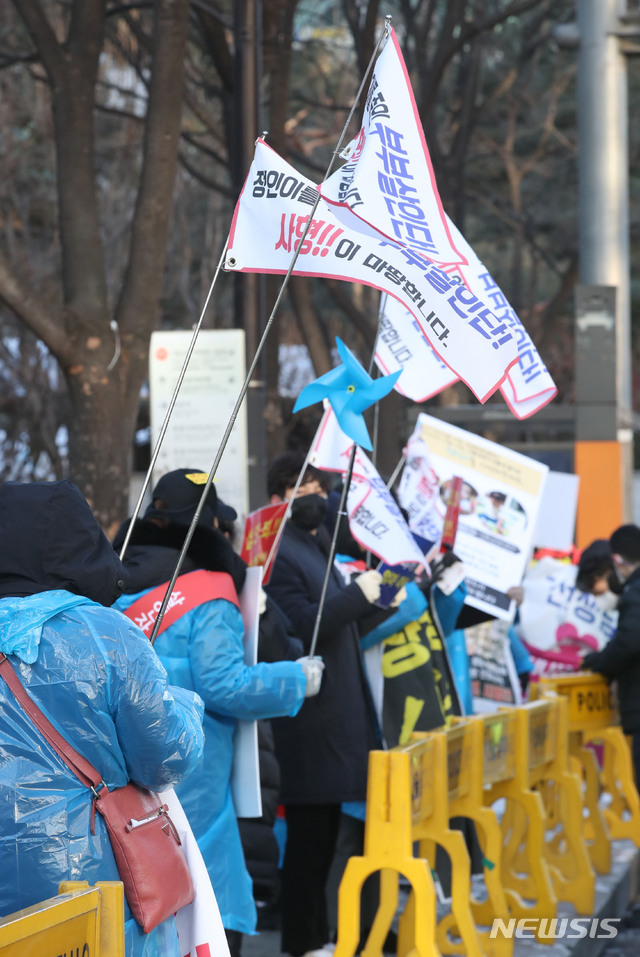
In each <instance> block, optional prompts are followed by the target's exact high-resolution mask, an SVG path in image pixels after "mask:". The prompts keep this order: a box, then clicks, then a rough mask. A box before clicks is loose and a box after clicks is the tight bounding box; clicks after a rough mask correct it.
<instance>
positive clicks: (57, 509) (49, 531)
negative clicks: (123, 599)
mask: <svg viewBox="0 0 640 957" xmlns="http://www.w3.org/2000/svg"><path fill="white" fill-rule="evenodd" d="M0 540H1V541H2V549H1V550H0V598H4V597H6V596H12V597H25V596H27V595H35V594H38V593H40V592H50V591H58V590H64V591H67V592H72V593H73V594H74V595H80V596H83V597H85V598H88V599H90V600H91V601H95V602H98V603H99V604H101V605H112V604H113V602H114V601H115V600H116V598H117V597H118V595H119V594H120V593H121V591H122V590H123V588H124V585H125V581H126V571H125V569H124V566H123V565H122V563H121V561H120V559H119V558H118V556H117V555H116V553H115V552H114V550H113V548H112V546H111V544H110V543H109V540H108V538H107V537H106V535H105V534H104V532H103V531H102V529H101V528H100V526H99V525H98V523H97V521H96V519H95V517H94V515H93V512H92V511H91V509H90V507H89V505H88V503H87V502H86V500H85V499H84V497H83V496H82V494H81V492H80V490H79V489H78V488H77V487H76V486H75V485H73V483H72V482H68V481H66V480H63V481H61V482H31V483H22V482H5V483H4V484H3V485H1V486H0Z"/></svg>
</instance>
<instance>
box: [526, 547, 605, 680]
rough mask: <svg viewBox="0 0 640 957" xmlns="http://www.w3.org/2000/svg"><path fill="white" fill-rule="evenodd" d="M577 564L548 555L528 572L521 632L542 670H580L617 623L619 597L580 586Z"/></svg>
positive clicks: (603, 643)
mask: <svg viewBox="0 0 640 957" xmlns="http://www.w3.org/2000/svg"><path fill="white" fill-rule="evenodd" d="M577 573H578V566H577V565H572V564H570V563H569V562H561V561H558V560H557V559H554V558H549V557H545V558H542V559H541V560H540V561H539V562H537V563H536V564H535V565H533V566H532V567H531V568H530V569H529V570H528V571H527V574H526V575H525V577H524V580H523V582H522V586H523V589H524V600H523V602H522V604H521V605H520V620H519V624H518V633H519V635H520V637H521V638H522V640H523V641H524V642H525V643H526V645H527V648H528V650H529V651H530V653H531V655H532V656H533V658H534V660H535V662H536V666H535V669H534V670H535V671H536V672H538V673H549V672H551V673H553V672H562V671H576V670H577V669H578V667H579V661H580V659H581V658H582V656H583V655H585V654H587V652H590V651H597V650H599V649H600V648H603V647H604V645H605V644H606V643H607V642H608V641H609V640H610V638H612V636H613V633H614V632H615V630H616V628H617V625H618V612H617V611H616V603H617V600H616V598H615V596H614V595H613V594H612V593H611V592H608V593H606V594H605V595H599V596H595V595H592V594H591V593H590V592H584V591H580V590H579V589H578V588H576V576H577Z"/></svg>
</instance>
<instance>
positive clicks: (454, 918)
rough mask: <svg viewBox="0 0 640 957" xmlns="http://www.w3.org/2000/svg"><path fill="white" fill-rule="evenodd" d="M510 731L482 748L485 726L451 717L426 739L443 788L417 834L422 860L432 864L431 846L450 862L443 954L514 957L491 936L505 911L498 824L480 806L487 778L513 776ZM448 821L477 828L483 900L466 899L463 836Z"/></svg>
mask: <svg viewBox="0 0 640 957" xmlns="http://www.w3.org/2000/svg"><path fill="white" fill-rule="evenodd" d="M511 727H512V722H511V719H510V718H507V719H505V720H504V721H503V722H502V724H501V728H500V731H501V734H502V735H503V737H502V740H501V743H500V745H499V746H498V747H497V748H495V747H494V744H493V742H492V745H491V749H488V748H487V746H486V742H485V725H484V722H483V720H482V719H480V718H454V719H453V721H452V723H451V724H450V726H449V727H448V728H447V729H446V731H442V732H430V734H429V735H428V736H427V737H429V738H433V739H434V742H435V744H436V756H437V757H436V760H437V763H436V766H435V768H434V778H435V780H436V781H441V782H444V781H446V793H445V788H444V787H443V786H442V785H441V786H440V788H439V792H440V793H438V794H437V795H436V800H437V802H438V809H439V814H434V815H432V816H431V817H429V818H425V819H424V820H423V821H422V822H421V823H420V824H419V825H418V834H419V836H420V838H421V839H422V841H421V845H420V852H421V856H422V857H426V858H427V859H428V860H434V859H435V850H434V849H433V845H435V844H440V845H441V846H442V847H443V848H444V850H445V851H446V852H447V853H448V855H449V858H450V860H451V875H452V882H451V911H450V913H448V914H446V915H445V916H444V917H442V918H441V919H440V921H438V924H437V928H436V941H437V943H438V946H439V948H440V950H441V951H442V953H444V954H465V955H468V954H471V953H476V952H478V949H479V950H480V952H481V953H482V954H486V955H487V957H509V955H510V954H511V953H512V952H513V941H512V940H510V939H507V938H506V937H503V938H495V939H494V938H492V937H491V936H490V930H489V928H490V926H491V925H492V923H493V921H494V920H495V919H496V918H500V919H502V920H506V919H507V918H508V916H509V908H508V905H507V899H506V896H505V893H504V888H503V885H502V878H501V848H502V835H501V832H500V825H499V823H498V821H497V818H496V816H495V814H494V813H493V812H492V811H491V810H490V809H489V808H487V807H485V806H484V803H483V795H484V785H485V780H486V775H487V774H488V775H489V777H490V779H491V780H493V779H495V778H496V777H502V776H507V777H508V776H509V775H510V773H511V770H510V767H511V758H512V755H513V752H512V751H511V752H510V753H509V752H508V750H507V749H506V748H505V744H506V742H507V741H508V738H509V733H510V728H511ZM494 738H495V736H494ZM438 758H439V760H438ZM445 759H446V763H445ZM452 817H465V818H469V819H470V820H472V821H473V822H474V824H475V826H476V833H477V836H478V841H479V844H480V847H481V849H482V855H483V862H484V881H485V887H486V894H487V896H486V898H485V899H484V900H482V901H480V900H477V899H475V898H473V897H470V894H469V881H470V874H469V871H470V862H469V856H468V853H467V847H466V844H465V841H464V838H463V836H462V834H461V833H460V832H459V831H456V830H450V829H449V819H450V818H452ZM467 901H468V902H469V904H468V905H467ZM469 912H470V913H469ZM483 927H486V928H487V929H486V930H484V929H482V928H483Z"/></svg>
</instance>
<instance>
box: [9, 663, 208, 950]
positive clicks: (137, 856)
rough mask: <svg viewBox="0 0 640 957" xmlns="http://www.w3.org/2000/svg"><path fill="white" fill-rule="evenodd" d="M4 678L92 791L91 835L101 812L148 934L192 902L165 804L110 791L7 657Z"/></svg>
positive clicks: (128, 788) (137, 793) (129, 787)
mask: <svg viewBox="0 0 640 957" xmlns="http://www.w3.org/2000/svg"><path fill="white" fill-rule="evenodd" d="M0 675H2V677H3V678H4V680H5V681H6V683H7V685H8V686H9V688H10V690H11V691H12V692H13V694H14V696H15V698H16V700H17V701H18V703H19V704H20V705H21V706H22V708H23V709H24V711H25V712H26V713H27V714H28V716H29V717H30V718H31V720H32V721H33V723H34V725H35V726H36V728H37V729H38V731H39V732H40V733H41V734H42V736H43V737H44V738H45V739H46V740H47V742H48V743H49V744H50V746H51V747H52V748H53V750H54V751H55V752H56V754H58V756H59V757H60V758H61V759H62V760H63V761H64V763H65V764H66V765H67V767H68V768H69V770H70V771H73V773H74V774H75V776H76V777H77V778H78V780H79V781H81V782H82V784H84V785H85V786H86V787H87V788H89V790H90V791H91V794H92V800H91V814H90V827H91V833H92V834H93V833H95V812H96V810H97V811H98V813H99V814H101V815H102V818H103V820H104V823H105V826H106V828H107V833H108V835H109V840H110V841H111V848H112V850H113V855H114V857H115V859H116V866H117V868H118V873H119V875H120V880H121V881H122V883H123V884H124V893H125V896H126V898H127V902H128V904H129V907H130V908H131V913H132V914H133V916H134V917H135V919H136V921H137V922H138V923H139V924H140V926H141V927H142V929H143V930H144V931H145V933H149V931H151V930H153V929H154V927H157V926H158V924H161V923H162V921H163V920H166V919H167V917H171V916H172V915H173V914H175V913H176V911H177V910H179V909H180V908H181V907H184V906H185V905H186V904H190V903H191V901H192V900H193V882H192V880H191V874H190V872H189V867H188V865H187V860H186V857H185V855H184V851H183V849H182V842H181V840H180V836H179V834H178V832H177V830H176V828H175V825H174V823H173V821H172V820H171V818H170V817H169V814H168V810H167V805H166V804H163V803H162V801H161V800H160V798H159V797H158V795H157V794H155V793H154V792H153V791H149V790H147V789H146V788H143V787H139V786H138V785H137V784H134V782H133V781H130V782H129V783H128V784H126V785H125V786H124V787H122V788H116V789H115V790H113V791H110V790H109V789H108V787H107V785H106V784H105V783H104V781H103V780H102V776H101V775H100V773H99V772H98V771H97V770H96V769H95V768H94V767H93V765H92V764H90V763H89V761H87V760H86V759H85V758H83V757H82V755H80V754H78V752H77V751H75V750H74V749H73V748H72V747H71V745H70V744H69V743H68V741H66V740H65V739H64V738H63V737H62V735H61V734H60V733H59V732H58V731H56V729H55V728H54V727H53V725H52V724H51V722H50V721H49V720H48V718H45V716H44V715H43V713H42V712H41V711H40V709H39V708H38V707H37V705H36V704H35V703H34V701H32V699H31V698H30V697H29V695H28V693H27V692H26V690H25V688H24V687H23V685H22V683H21V681H20V679H19V678H18V676H17V674H16V673H15V671H14V669H13V668H12V666H11V663H10V662H9V660H8V658H7V657H6V655H0ZM64 876H66V875H61V879H62V878H64Z"/></svg>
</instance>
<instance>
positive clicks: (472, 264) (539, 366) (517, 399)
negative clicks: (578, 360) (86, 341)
mask: <svg viewBox="0 0 640 957" xmlns="http://www.w3.org/2000/svg"><path fill="white" fill-rule="evenodd" d="M447 221H448V223H449V228H450V230H451V235H452V236H453V237H454V238H455V241H456V245H457V246H458V248H459V249H462V250H463V251H464V254H465V257H466V259H467V262H468V265H466V266H457V267H456V271H457V272H459V273H460V276H461V278H462V280H463V281H464V283H465V285H466V286H467V288H468V289H470V290H471V291H472V292H473V293H475V295H477V296H481V297H482V298H483V299H485V300H488V301H489V302H490V304H491V309H492V311H493V314H494V315H495V316H497V318H498V319H500V320H501V321H502V322H505V323H506V324H507V326H508V327H509V328H510V329H511V331H512V332H513V335H514V336H515V340H516V343H517V345H518V363H517V364H516V365H514V366H512V368H511V369H509V374H508V376H507V378H506V379H505V381H504V382H503V384H502V385H501V387H500V391H501V392H502V395H503V398H504V400H505V402H506V403H507V405H508V406H509V408H510V409H511V411H512V412H513V414H514V415H515V416H516V417H517V418H519V419H526V418H527V416H529V415H533V413H534V412H537V411H538V410H539V409H541V408H542V407H543V406H545V405H546V404H547V403H548V402H550V401H551V400H552V399H553V397H554V396H555V395H557V392H558V390H557V388H556V384H555V382H554V381H553V379H552V378H551V376H550V375H549V372H548V371H547V368H546V366H545V364H544V362H543V361H542V359H541V358H540V355H539V353H538V350H537V349H536V347H535V345H534V344H533V340H532V338H531V336H530V335H529V333H528V332H527V330H526V329H525V327H524V326H523V325H522V322H521V321H520V319H519V318H518V315H517V314H516V312H515V310H514V309H513V307H512V306H511V304H510V303H509V301H508V299H507V297H506V296H505V294H504V293H503V292H502V290H501V289H500V287H499V286H498V284H497V282H496V281H495V279H494V278H493V276H492V275H491V273H490V272H489V270H488V269H487V267H486V266H485V265H484V263H482V262H481V261H480V259H478V257H477V256H476V254H475V252H474V251H473V249H472V248H471V246H470V245H469V243H468V242H467V241H466V239H465V238H464V236H463V235H462V233H461V232H460V230H459V229H458V228H457V227H456V226H455V225H454V224H453V223H452V222H451V220H450V219H449V217H448V216H447Z"/></svg>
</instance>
